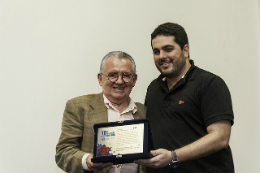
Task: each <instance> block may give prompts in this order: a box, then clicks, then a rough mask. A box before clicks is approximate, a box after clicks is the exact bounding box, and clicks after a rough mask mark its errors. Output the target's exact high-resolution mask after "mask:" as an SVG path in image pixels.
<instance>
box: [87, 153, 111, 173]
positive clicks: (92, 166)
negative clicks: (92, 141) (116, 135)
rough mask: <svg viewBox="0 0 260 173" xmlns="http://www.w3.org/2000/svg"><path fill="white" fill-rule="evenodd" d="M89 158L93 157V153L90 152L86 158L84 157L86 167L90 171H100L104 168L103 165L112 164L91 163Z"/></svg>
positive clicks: (108, 164)
mask: <svg viewBox="0 0 260 173" xmlns="http://www.w3.org/2000/svg"><path fill="white" fill-rule="evenodd" d="M91 158H93V154H90V155H89V156H88V157H87V159H86V163H87V166H88V169H90V170H91V171H94V172H95V171H100V170H102V169H104V168H105V167H108V166H110V165H112V163H102V162H101V163H93V162H91Z"/></svg>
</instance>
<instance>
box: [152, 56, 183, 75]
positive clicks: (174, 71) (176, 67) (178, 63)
mask: <svg viewBox="0 0 260 173" xmlns="http://www.w3.org/2000/svg"><path fill="white" fill-rule="evenodd" d="M164 63H171V64H172V66H170V67H169V68H167V69H166V70H165V69H163V68H162V67H160V66H161V65H162V64H164ZM185 65H186V59H185V57H184V56H183V54H181V56H180V57H179V58H178V59H176V60H175V61H174V62H173V60H172V59H168V58H164V59H161V60H160V62H159V65H156V67H157V69H158V70H159V71H160V73H161V74H162V76H163V77H177V76H178V75H180V73H181V72H182V70H183V68H184V67H185Z"/></svg>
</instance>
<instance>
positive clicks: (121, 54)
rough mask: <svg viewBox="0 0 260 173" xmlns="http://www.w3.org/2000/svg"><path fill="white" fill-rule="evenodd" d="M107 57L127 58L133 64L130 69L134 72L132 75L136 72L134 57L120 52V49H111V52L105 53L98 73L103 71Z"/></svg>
mask: <svg viewBox="0 0 260 173" xmlns="http://www.w3.org/2000/svg"><path fill="white" fill-rule="evenodd" d="M109 57H117V58H119V59H129V60H130V61H131V62H132V65H133V69H132V70H133V73H134V75H135V74H136V65H135V61H134V59H133V58H132V57H131V56H130V55H129V54H127V53H125V52H122V51H113V52H109V53H108V54H106V55H105V56H104V58H103V59H102V61H101V64H100V71H99V72H100V73H104V66H105V61H106V60H107V59H108V58H109Z"/></svg>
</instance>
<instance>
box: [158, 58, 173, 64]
mask: <svg viewBox="0 0 260 173" xmlns="http://www.w3.org/2000/svg"><path fill="white" fill-rule="evenodd" d="M171 62H173V61H172V60H171V59H166V58H163V59H160V62H159V63H160V65H162V64H165V63H171Z"/></svg>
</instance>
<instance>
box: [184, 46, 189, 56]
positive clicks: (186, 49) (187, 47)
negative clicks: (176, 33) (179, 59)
mask: <svg viewBox="0 0 260 173" xmlns="http://www.w3.org/2000/svg"><path fill="white" fill-rule="evenodd" d="M183 54H184V57H185V58H186V57H189V55H190V46H189V45H188V44H185V45H184V46H183Z"/></svg>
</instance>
